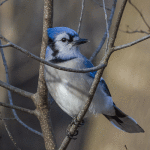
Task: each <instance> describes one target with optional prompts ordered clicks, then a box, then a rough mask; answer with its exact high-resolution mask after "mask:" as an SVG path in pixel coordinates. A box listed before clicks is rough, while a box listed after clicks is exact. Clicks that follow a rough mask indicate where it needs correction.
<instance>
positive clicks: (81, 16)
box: [77, 0, 85, 34]
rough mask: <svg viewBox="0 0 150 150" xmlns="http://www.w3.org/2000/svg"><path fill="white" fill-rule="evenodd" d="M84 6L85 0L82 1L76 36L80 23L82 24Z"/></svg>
mask: <svg viewBox="0 0 150 150" xmlns="http://www.w3.org/2000/svg"><path fill="white" fill-rule="evenodd" d="M84 5H85V0H82V9H81V15H80V21H79V25H78V30H77V33H78V34H80V29H81V23H82V18H83V11H84Z"/></svg>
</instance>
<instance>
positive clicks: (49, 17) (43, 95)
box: [35, 0, 57, 150]
mask: <svg viewBox="0 0 150 150" xmlns="http://www.w3.org/2000/svg"><path fill="white" fill-rule="evenodd" d="M52 24H53V0H44V16H43V37H42V45H41V54H40V58H41V59H45V53H46V47H47V42H48V36H47V28H50V27H52ZM47 93H48V90H47V87H46V82H45V78H44V64H42V63H40V69H39V79H38V88H37V93H36V94H35V97H36V101H35V105H36V108H37V111H38V113H39V114H38V115H37V117H38V119H39V122H40V126H41V130H42V133H43V138H44V142H45V148H46V150H55V149H56V147H57V146H56V142H55V138H54V134H53V129H52V123H51V118H50V109H49V108H48V100H47V95H48V94H47Z"/></svg>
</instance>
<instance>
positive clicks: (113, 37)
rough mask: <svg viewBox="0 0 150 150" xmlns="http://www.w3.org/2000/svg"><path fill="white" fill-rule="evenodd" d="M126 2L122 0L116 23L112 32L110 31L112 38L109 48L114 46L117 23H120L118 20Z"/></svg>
mask: <svg viewBox="0 0 150 150" xmlns="http://www.w3.org/2000/svg"><path fill="white" fill-rule="evenodd" d="M126 3H127V0H123V2H122V5H121V8H120V11H119V14H118V17H117V20H116V24H115V26H114V27H115V28H114V30H113V33H112V38H111V41H110V47H111V48H112V47H114V42H115V40H116V37H117V33H118V29H119V25H120V22H121V18H122V15H123V12H124V9H125V6H126Z"/></svg>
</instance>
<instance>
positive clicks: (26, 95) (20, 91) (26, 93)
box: [0, 80, 33, 99]
mask: <svg viewBox="0 0 150 150" xmlns="http://www.w3.org/2000/svg"><path fill="white" fill-rule="evenodd" d="M0 86H1V87H3V88H5V89H7V90H10V91H12V92H15V93H17V94H19V95H22V96H25V97H28V98H30V99H33V93H30V92H26V91H24V90H21V89H19V88H17V87H14V86H12V85H10V84H8V83H5V82H3V81H1V80H0Z"/></svg>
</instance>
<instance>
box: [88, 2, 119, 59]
mask: <svg viewBox="0 0 150 150" xmlns="http://www.w3.org/2000/svg"><path fill="white" fill-rule="evenodd" d="M116 3H117V0H114V3H113V5H112V9H111V14H110V17H109V20H108V30H109V29H110V27H111V24H112V19H113V16H114V13H115V9H116ZM106 38H107V29H106V31H105V33H104V36H103V38H102V40H101V42H100V44H99V46H98V48H97V49H96V51H95V52H94V53H93V54H92V56H91V58H90V61H93V59H94V58H95V57H96V56H97V54H98V53H99V52H100V50H101V48H102V47H103V45H104V43H105V40H106Z"/></svg>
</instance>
